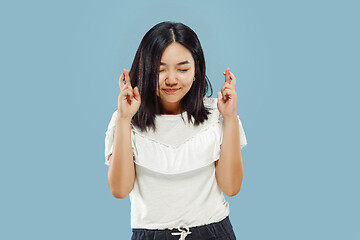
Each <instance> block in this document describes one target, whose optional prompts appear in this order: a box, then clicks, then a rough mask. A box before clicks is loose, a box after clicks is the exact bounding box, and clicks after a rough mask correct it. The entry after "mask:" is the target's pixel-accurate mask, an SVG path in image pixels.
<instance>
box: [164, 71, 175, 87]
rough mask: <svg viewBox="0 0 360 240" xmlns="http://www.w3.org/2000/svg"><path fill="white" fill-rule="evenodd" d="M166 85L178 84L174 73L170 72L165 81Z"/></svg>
mask: <svg viewBox="0 0 360 240" xmlns="http://www.w3.org/2000/svg"><path fill="white" fill-rule="evenodd" d="M165 83H166V85H170V86H173V85H176V84H177V78H176V74H174V73H173V71H169V74H168V76H167V78H166V79H165Z"/></svg>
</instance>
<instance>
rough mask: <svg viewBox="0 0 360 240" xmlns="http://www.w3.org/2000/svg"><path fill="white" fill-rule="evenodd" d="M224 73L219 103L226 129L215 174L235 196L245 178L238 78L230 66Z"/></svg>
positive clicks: (223, 186)
mask: <svg viewBox="0 0 360 240" xmlns="http://www.w3.org/2000/svg"><path fill="white" fill-rule="evenodd" d="M223 74H224V75H225V83H224V85H223V86H222V88H221V92H218V94H217V96H218V103H217V105H218V108H219V111H220V113H221V114H222V116H223V119H224V129H223V140H222V144H221V150H220V158H219V160H217V161H216V162H215V175H216V181H217V183H218V185H219V187H220V189H221V190H222V191H223V192H224V193H225V194H226V195H228V196H235V195H236V194H238V192H239V191H240V187H241V182H242V178H243V164H242V157H241V146H240V133H239V121H238V118H237V113H236V105H237V94H236V91H235V86H236V78H235V76H234V74H232V72H230V69H229V68H228V69H226V71H225V72H224V73H223Z"/></svg>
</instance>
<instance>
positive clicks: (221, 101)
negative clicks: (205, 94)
mask: <svg viewBox="0 0 360 240" xmlns="http://www.w3.org/2000/svg"><path fill="white" fill-rule="evenodd" d="M223 74H224V75H225V83H224V84H223V86H222V87H221V92H218V93H217V98H218V103H217V107H218V109H219V111H220V113H221V115H222V116H223V118H228V117H230V118H231V117H236V116H237V110H236V104H237V95H236V91H235V86H236V78H235V76H234V74H232V72H230V69H229V68H227V69H226V71H225V72H224V73H223Z"/></svg>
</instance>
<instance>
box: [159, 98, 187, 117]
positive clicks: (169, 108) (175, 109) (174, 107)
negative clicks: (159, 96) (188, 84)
mask: <svg viewBox="0 0 360 240" xmlns="http://www.w3.org/2000/svg"><path fill="white" fill-rule="evenodd" d="M162 107H163V110H164V114H168V115H176V114H180V113H182V112H184V111H181V107H180V101H179V102H175V103H169V102H166V103H164V102H162Z"/></svg>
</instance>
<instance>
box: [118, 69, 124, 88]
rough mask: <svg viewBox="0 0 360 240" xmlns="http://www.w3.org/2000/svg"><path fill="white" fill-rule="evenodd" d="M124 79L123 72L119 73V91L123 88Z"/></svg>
mask: <svg viewBox="0 0 360 240" xmlns="http://www.w3.org/2000/svg"><path fill="white" fill-rule="evenodd" d="M124 79H125V75H124V72H122V73H121V75H120V77H119V87H120V90H121V89H122V88H123V87H124V85H125V83H124Z"/></svg>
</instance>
